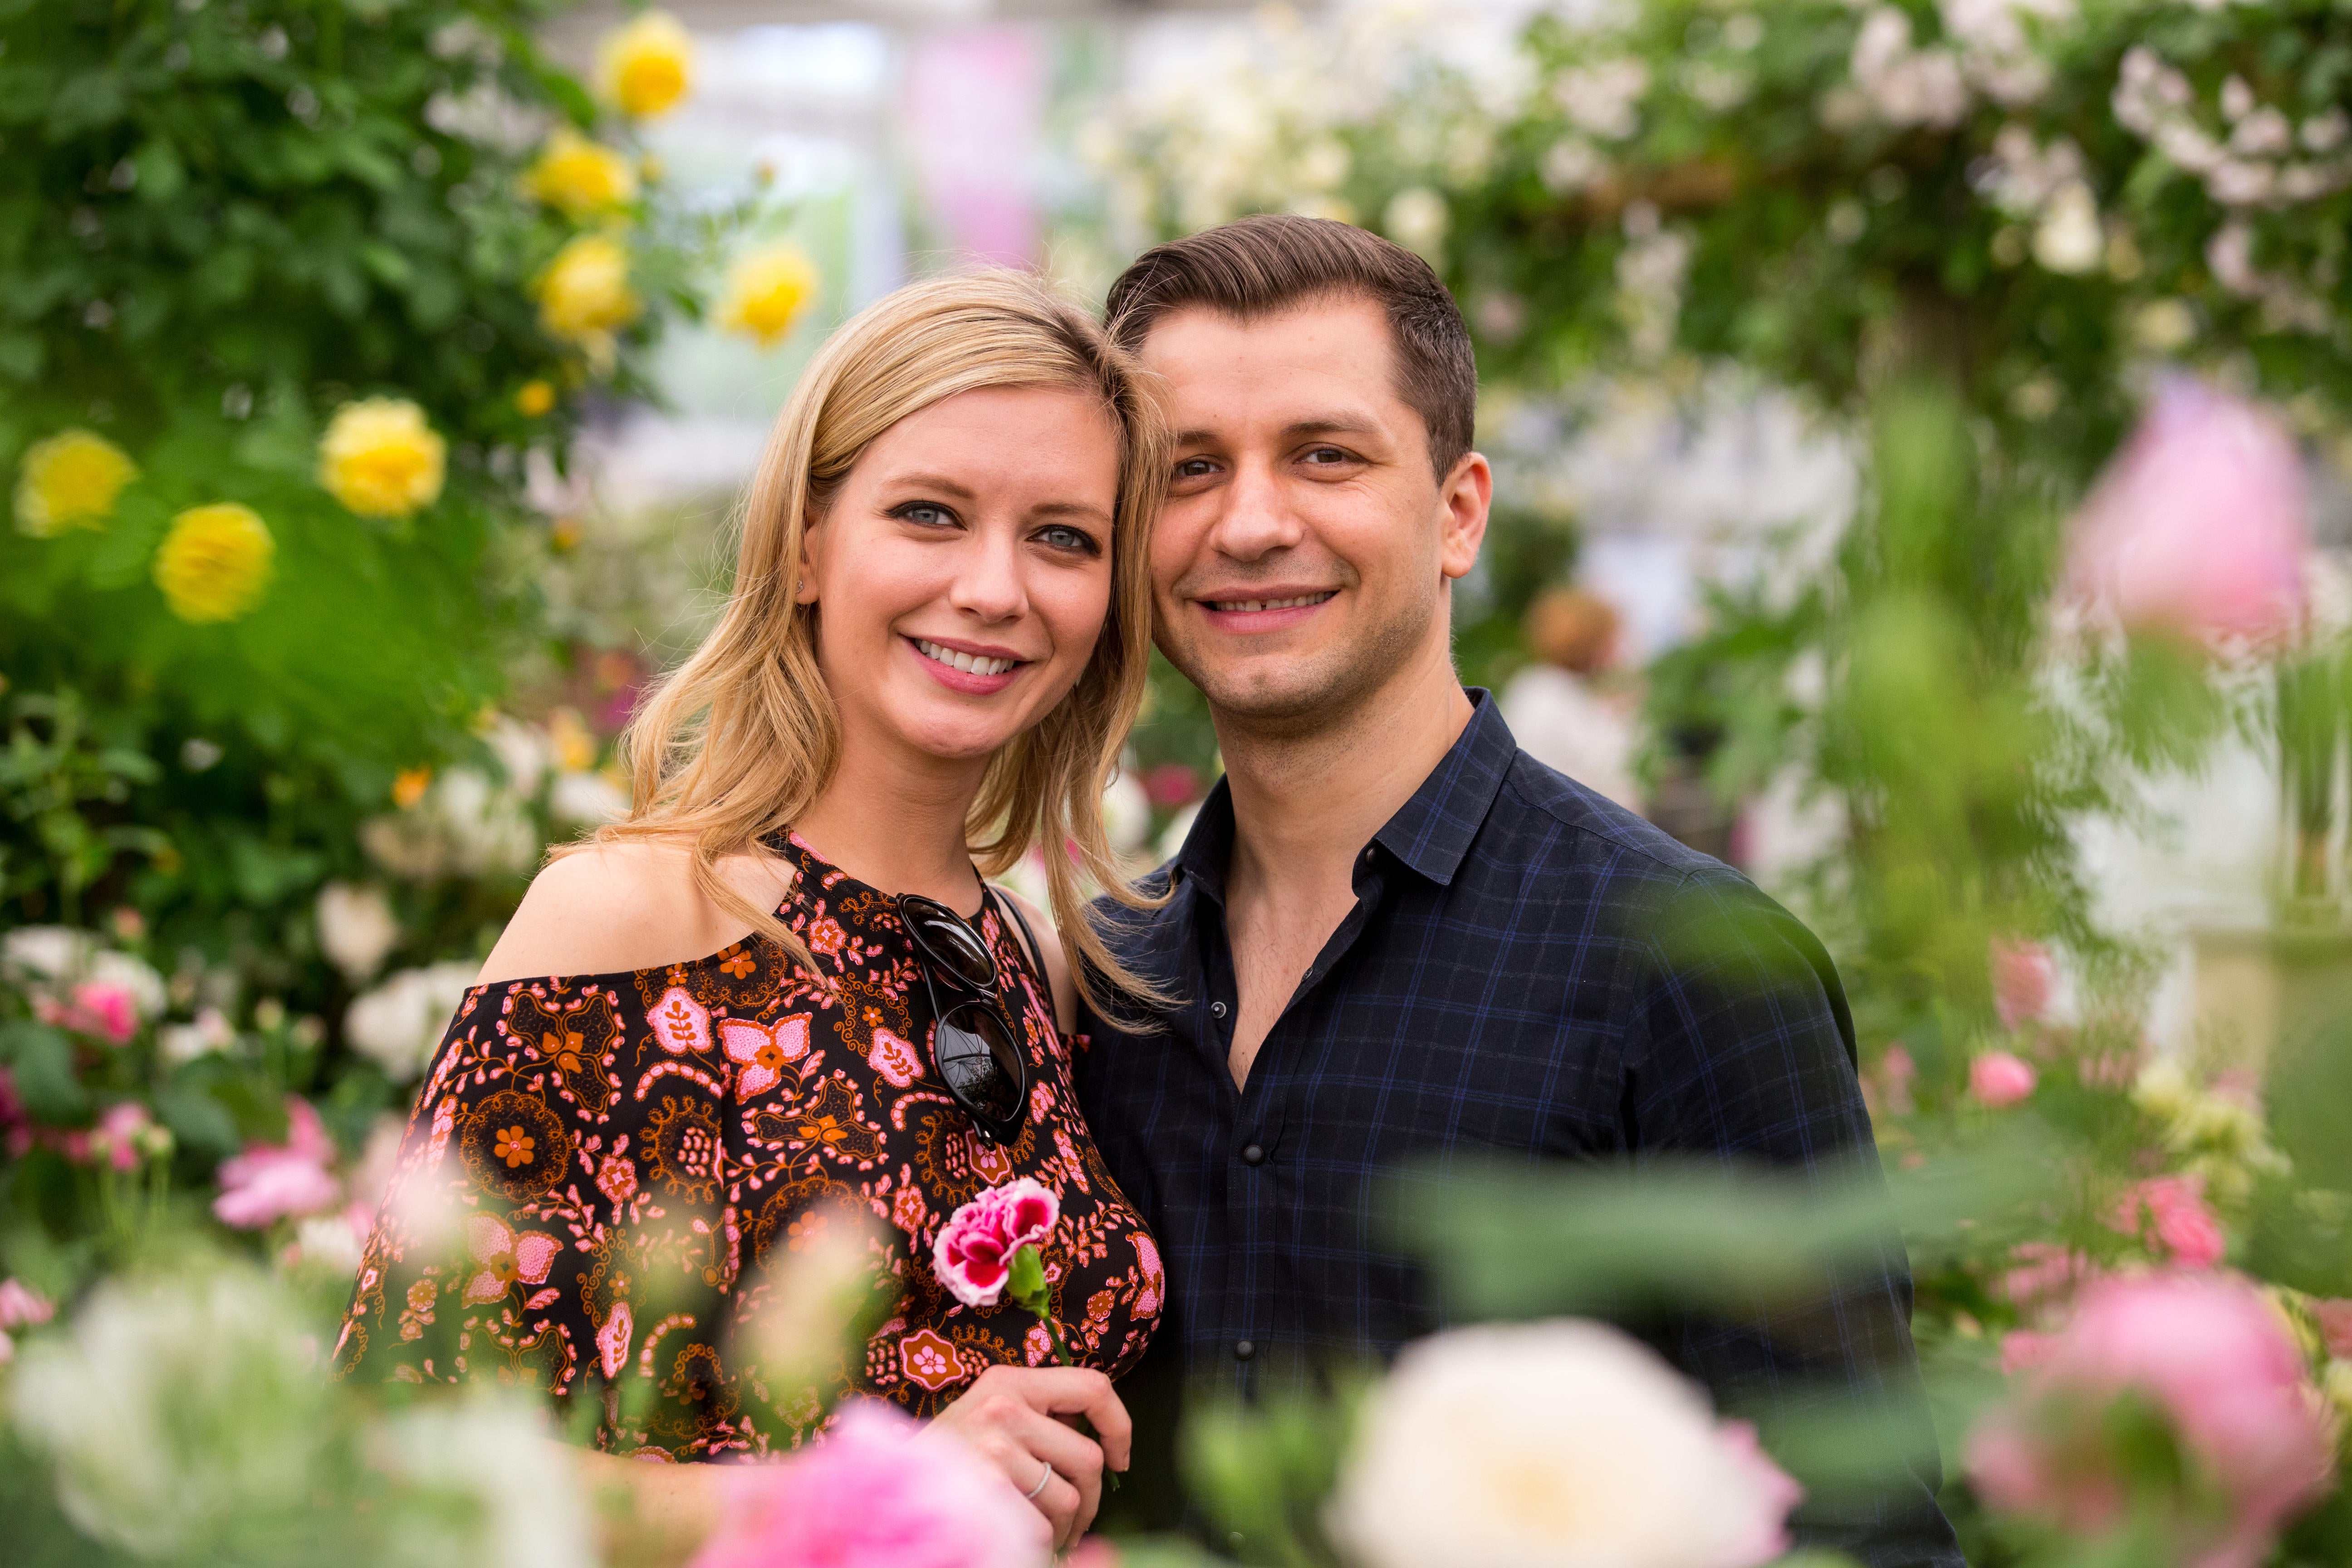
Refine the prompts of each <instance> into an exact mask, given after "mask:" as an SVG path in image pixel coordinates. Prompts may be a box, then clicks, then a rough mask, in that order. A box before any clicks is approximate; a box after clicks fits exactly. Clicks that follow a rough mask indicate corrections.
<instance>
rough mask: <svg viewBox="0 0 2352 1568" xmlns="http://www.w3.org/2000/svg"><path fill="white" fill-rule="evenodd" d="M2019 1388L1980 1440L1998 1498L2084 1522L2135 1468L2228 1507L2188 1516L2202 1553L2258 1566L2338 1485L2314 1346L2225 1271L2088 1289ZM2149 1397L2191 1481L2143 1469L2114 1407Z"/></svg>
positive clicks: (2106, 1515)
mask: <svg viewBox="0 0 2352 1568" xmlns="http://www.w3.org/2000/svg"><path fill="white" fill-rule="evenodd" d="M2028 1359H2029V1360H2030V1361H2031V1362H2032V1363H2038V1364H2036V1365H2035V1367H2034V1370H2032V1372H2030V1373H2028V1374H2027V1377H2026V1379H2025V1382H2024V1385H2023V1387H2022V1388H2021V1390H2020V1391H2019V1393H2018V1394H2017V1395H2016V1396H2015V1397H2013V1398H2012V1400H2011V1402H2010V1403H2009V1404H2007V1405H2003V1406H2001V1407H2000V1408H1998V1409H1996V1410H1995V1411H1994V1412H1993V1414H1992V1415H1990V1417H1988V1418H1987V1420H1986V1421H1985V1422H1984V1423H1983V1424H1982V1425H1980V1426H1979V1427H1978V1428H1977V1430H1976V1432H1975V1433H1974V1434H1972V1435H1971V1436H1970V1437H1969V1451H1968V1455H1969V1457H1968V1462H1969V1475H1970V1477H1971V1479H1973V1480H1974V1481H1975V1483H1976V1487H1977V1490H1978V1492H1979V1495H1980V1496H1982V1497H1983V1498H1984V1499H1985V1500H1986V1501H1987V1502H1988V1503H1990V1504H1991V1505H1992V1506H1993V1507H1994V1508H1996V1509H1999V1510H2004V1511H2008V1512H2016V1513H2030V1514H2036V1515H2040V1516H2042V1517H2044V1518H2048V1519H2053V1520H2055V1521H2058V1522H2059V1523H2061V1524H2063V1525H2064V1526H2066V1527H2068V1528H2070V1529H2074V1530H2077V1531H2099V1530H2103V1529H2105V1527H2107V1526H2109V1525H2111V1524H2113V1523H2115V1522H2116V1521H2117V1520H2118V1519H2119V1518H2120V1517H2121V1516H2122V1513H2123V1511H2124V1510H2125V1507H2126V1503H2127V1501H2128V1499H2129V1497H2130V1494H2131V1492H2132V1489H2133V1486H2134V1483H2135V1480H2136V1479H2146V1480H2149V1481H2155V1482H2157V1483H2158V1484H2159V1485H2164V1486H2166V1487H2167V1489H2168V1491H2169V1492H2170V1493H2171V1494H2172V1495H2174V1496H2175V1497H2176V1498H2190V1497H2197V1496H2200V1495H2201V1496H2210V1497H2211V1498H2214V1499H2216V1500H2218V1505H2217V1506H2218V1509H2219V1511H2218V1512H2217V1513H2210V1514H2208V1515H2204V1516H2199V1517H2191V1518H2184V1519H2180V1520H2178V1521H2175V1526H2174V1528H2172V1529H2171V1530H2169V1531H2168V1538H2169V1539H2170V1540H2172V1541H2173V1542H2175V1543H2177V1545H2178V1546H2179V1557H2178V1559H2177V1560H2178V1561H2179V1562H2180V1563H2187V1564H2191V1565H2193V1568H2252V1564H2253V1563H2257V1562H2259V1561H2260V1560H2261V1558H2262V1556H2263V1553H2264V1552H2266V1551H2267V1550H2268V1549H2269V1545H2270V1542H2271V1541H2272V1539H2273V1536H2274V1535H2275V1534H2276V1532H2277V1531H2278V1528H2279V1527H2280V1526H2281V1525H2282V1524H2284V1523H2285V1522H2286V1521H2288V1520H2290V1519H2292V1518H2293V1517H2294V1515H2295V1514H2296V1513H2297V1512H2298V1511H2300V1510H2302V1509H2303V1508H2304V1507H2305V1505H2306V1504H2308V1503H2309V1502H2310V1501H2311V1500H2314V1499H2315V1498H2316V1497H2317V1496H2318V1495H2319V1494H2320V1493H2321V1492H2322V1491H2324V1490H2325V1489H2326V1485H2327V1482H2328V1479H2329V1478H2330V1476H2331V1474H2332V1472H2333V1467H2334V1453H2333V1442H2332V1438H2331V1435H2330V1433H2329V1430H2328V1425H2327V1422H2326V1417H2325V1416H2324V1415H2323V1414H2322V1411H2323V1405H2322V1402H2321V1400H2320V1398H2319V1395H2318V1392H2317V1391H2316V1390H2315V1389H2314V1388H2313V1387H2312V1386H2311V1383H2310V1380H2309V1378H2308V1376H2307V1375H2306V1373H2305V1366H2304V1360H2303V1356H2302V1353H2301V1352H2299V1351H2298V1350H2297V1349H2296V1347H2295V1344H2294V1341H2293V1340H2292V1339H2291V1338H2290V1337H2289V1335H2288V1333H2287V1331H2286V1329H2285V1326H2284V1324H2283V1323H2282V1322H2281V1321H2280V1320H2279V1317H2278V1314H2277V1313H2276V1312H2274V1311H2273V1310H2272V1309H2271V1306H2270V1304H2269V1303H2268V1302H2267V1301H2265V1300H2263V1297H2262V1295H2261V1294H2260V1293H2259V1292H2258V1291H2256V1290H2255V1289H2253V1288H2252V1286H2250V1285H2248V1284H2247V1283H2246V1282H2245V1281H2244V1280H2242V1279H2238V1278H2236V1277H2235V1276H2231V1275H2223V1274H2178V1273H2158V1274H2142V1275H2136V1276H2128V1277H2118V1278H2114V1279H2103V1280H2101V1281H2099V1282H2098V1283H2096V1284H2095V1285H2093V1286H2092V1287H2091V1288H2090V1289H2087V1290H2085V1291H2084V1293H2083V1297H2082V1304H2081V1307H2080V1309H2079V1310H2077V1311H2076V1313H2075V1314H2074V1320H2073V1321H2071V1322H2069V1323H2068V1324H2067V1326H2066V1328H2065V1330H2064V1331H2063V1332H2062V1333H2060V1334H2058V1335H2056V1336H2054V1338H2053V1342H2051V1343H2050V1344H2049V1345H2048V1347H2047V1350H2046V1352H2044V1353H2042V1354H2041V1355H2039V1356H2035V1357H2032V1358H2028ZM2126 1392H2130V1393H2134V1394H2138V1395H2139V1396H2141V1397H2143V1398H2145V1399H2147V1400H2148V1401H2150V1402H2151V1403H2152V1404H2153V1405H2155V1406H2156V1408H2157V1409H2158V1410H2159V1411H2160V1412H2162V1414H2163V1415H2164V1417H2165V1418H2166V1420H2167V1421H2168V1424H2169V1425H2170V1426H2171V1428H2172V1430H2173V1433H2174V1435H2175V1436H2176V1437H2177V1438H2178V1440H2179V1445H2180V1449H2181V1453H2182V1456H2183V1458H2185V1459H2186V1461H2187V1462H2188V1464H2189V1467H2190V1469H2191V1471H2192V1476H2191V1478H2190V1480H2191V1485H2190V1486H2189V1487H2188V1488H2185V1489H2184V1488H2181V1487H2179V1484H2178V1483H2177V1482H2174V1481H2168V1480H2159V1479H2158V1478H2154V1477H2147V1478H2136V1477H2135V1476H2134V1475H2133V1474H2132V1472H2131V1470H2130V1468H2129V1467H2128V1463H2127V1461H2126V1458H2125V1456H2123V1455H2122V1454H2119V1453H2117V1452H2116V1451H2114V1449H2113V1448H2112V1447H2110V1446H2109V1444H2110V1437H2109V1435H2108V1430H2107V1428H2106V1427H2105V1425H2104V1424H2103V1422H2102V1420H2101V1419H2100V1416H2101V1412H2102V1410H2103V1409H2104V1408H2105V1405H2107V1404H2108V1403H2109V1402H2110V1401H2111V1400H2113V1399H2114V1398H2115V1397H2116V1395H2118V1394H2124V1393H2126Z"/></svg>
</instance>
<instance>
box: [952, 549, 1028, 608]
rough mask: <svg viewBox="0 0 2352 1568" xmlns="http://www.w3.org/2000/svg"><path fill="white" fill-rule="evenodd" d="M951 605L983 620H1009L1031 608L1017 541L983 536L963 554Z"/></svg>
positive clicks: (958, 567)
mask: <svg viewBox="0 0 2352 1568" xmlns="http://www.w3.org/2000/svg"><path fill="white" fill-rule="evenodd" d="M961 554H962V556H963V559H961V561H959V562H957V563H956V574H955V581H954V582H953V583H951V584H950V585H949V588H948V603H949V604H950V605H954V606H955V607H956V608H957V609H959V610H962V611H965V612H966V613H968V614H971V615H974V616H979V617H980V618H981V619H982V620H984V621H1009V620H1012V619H1013V618H1014V617H1016V616H1019V615H1021V614H1022V613H1023V612H1024V610H1026V609H1027V608H1028V606H1029V591H1028V588H1027V586H1026V585H1025V584H1024V583H1023V582H1022V579H1021V554H1020V546H1019V543H1018V542H1016V541H1014V540H1013V539H1011V538H1009V537H1007V538H1003V539H998V538H994V537H992V536H990V535H987V534H982V535H981V536H979V537H977V538H975V539H973V540H972V542H971V544H970V545H969V546H968V547H967V548H966V549H965V550H964V551H963V552H961Z"/></svg>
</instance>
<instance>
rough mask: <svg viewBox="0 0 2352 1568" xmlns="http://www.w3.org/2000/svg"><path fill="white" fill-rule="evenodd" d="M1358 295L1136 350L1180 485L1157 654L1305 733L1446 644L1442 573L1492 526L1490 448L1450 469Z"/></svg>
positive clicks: (1166, 547) (1209, 322)
mask: <svg viewBox="0 0 2352 1568" xmlns="http://www.w3.org/2000/svg"><path fill="white" fill-rule="evenodd" d="M1394 353H1395V351H1394V348H1393V347H1392V344H1391V338H1390V333H1389V326H1388V321H1387V318H1386V316H1385V315H1384V314H1383V313H1382V311H1381V308H1380V307H1379V305H1377V304H1376V303H1374V302H1373V301H1372V300H1370V299H1367V298H1362V297H1343V298H1339V299H1335V300H1321V301H1316V302H1311V303H1307V304H1303V305H1300V306H1297V307H1296V308H1294V309H1291V310H1285V311H1283V312H1281V313H1280V314H1277V315H1273V316H1266V317H1261V318H1258V319H1255V320H1252V321H1242V320H1239V319H1237V318H1235V317H1233V316H1229V315H1225V314H1223V313H1222V312H1219V311H1215V310H1210V309H1207V308H1205V307H1187V308H1184V309H1181V310H1173V311H1171V312H1170V313H1169V314H1168V315H1166V316H1164V317H1162V318H1161V319H1160V321H1158V322H1157V323H1156V324H1155V325H1154V326H1153V327H1152V329H1151V331H1150V336H1149V337H1147V338H1146V339H1145V341H1144V343H1143V349H1142V354H1141V358H1142V361H1143V363H1144V366H1145V368H1147V369H1148V370H1150V371H1152V372H1154V373H1155V374H1158V375H1160V377H1162V378H1163V379H1164V381H1165V383H1166V384H1167V387H1168V390H1169V408H1170V416H1171V424H1172V425H1173V426H1174V428H1175V430H1176V432H1177V441H1176V456H1175V466H1174V478H1173V480H1172V483H1171V488H1170V492H1169V500H1168V504H1167V508H1166V510H1163V511H1162V512H1161V514H1160V522H1159V526H1158V528H1157V529H1156V530H1155V531H1153V534H1152V540H1151V578H1152V593H1153V598H1154V602H1155V605H1156V607H1157V610H1158V618H1159V628H1158V629H1159V641H1160V651H1162V652H1163V653H1165V654H1166V655H1167V656H1168V658H1169V661H1170V662H1171V663H1172V664H1174V665H1175V666H1176V668H1179V669H1181V670H1182V671H1183V672H1184V674H1185V675H1186V676H1188V677H1189V678H1191V679H1192V683H1193V684H1194V685H1196V686H1198V687H1199V688H1200V689H1202V692H1204V693H1205V694H1206V695H1207V696H1208V699H1209V702H1210V705H1211V706H1212V708H1213V709H1214V710H1216V712H1217V715H1218V717H1219V718H1220V720H1238V721H1242V722H1244V723H1246V724H1250V725H1253V726H1255V727H1261V728H1272V729H1275V730H1278V731H1314V730H1317V729H1320V728H1323V727H1325V726H1327V725H1329V724H1333V723H1336V722H1339V721H1344V720H1345V719H1347V718H1348V717H1349V716H1350V715H1352V714H1353V713H1354V712H1355V711H1357V710H1359V709H1360V706H1361V705H1362V704H1363V703H1364V702H1365V701H1366V700H1368V699H1370V697H1371V696H1372V695H1373V694H1374V693H1376V692H1378V691H1379V690H1380V689H1381V688H1382V687H1383V686H1384V685H1386V684H1387V683H1388V682H1389V681H1390V680H1391V679H1392V678H1393V677H1394V676H1395V675H1396V673H1397V672H1398V670H1399V669H1400V668H1402V667H1404V666H1406V665H1408V664H1409V663H1411V662H1412V661H1413V660H1415V659H1416V658H1439V659H1444V658H1448V657H1449V654H1448V644H1447V639H1448V634H1449V628H1448V623H1447V609H1448V600H1447V595H1446V586H1445V585H1446V584H1447V583H1448V582H1449V581H1450V580H1451V579H1453V578H1455V577H1459V576H1461V575H1462V574H1464V573H1465V572H1467V571H1469V570H1470V566H1471V563H1472V562H1473V561H1475V559H1476V557H1477V552H1478V541H1479V538H1480V536H1481V535H1482V534H1483V533H1484V531H1485V529H1486V502H1487V498H1488V494H1489V490H1490V487H1491V480H1490V477H1489V475H1488V472H1487V468H1486V459H1485V458H1480V457H1478V456H1477V455H1476V454H1475V453H1473V454H1471V455H1470V456H1467V457H1465V458H1463V459H1462V460H1461V461H1460V462H1459V463H1457V464H1455V465H1454V470H1453V472H1452V473H1450V474H1448V475H1446V476H1445V477H1444V479H1440V478H1439V477H1438V476H1437V475H1436V474H1435V473H1434V472H1433V470H1432V469H1431V468H1430V458H1429V442H1428V435H1427V432H1426V430H1425V429H1424V428H1423V424H1422V419H1421V416H1420V415H1419V414H1417V413H1415V412H1414V411H1413V410H1412V407H1411V406H1410V405H1407V404H1406V403H1405V402H1404V401H1403V400H1402V398H1401V397H1399V396H1398V395H1397V391H1396V382H1395V374H1394V368H1393V366H1394Z"/></svg>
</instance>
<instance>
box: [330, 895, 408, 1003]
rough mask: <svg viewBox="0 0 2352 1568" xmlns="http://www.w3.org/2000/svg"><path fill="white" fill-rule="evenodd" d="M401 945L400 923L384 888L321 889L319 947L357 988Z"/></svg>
mask: <svg viewBox="0 0 2352 1568" xmlns="http://www.w3.org/2000/svg"><path fill="white" fill-rule="evenodd" d="M399 942H400V921H399V918H398V917H397V916H395V915H394V913H393V912H392V901H391V900H389V899H386V898H385V897H384V896H383V889H381V888H355V887H353V886H352V885H351V884H350V883H348V882H330V883H328V884H327V885H326V886H325V887H323V888H321V889H319V946H320V948H321V949H322V950H324V951H325V952H326V954H327V960H328V962H329V963H332V964H333V965H334V966H335V967H336V968H337V969H340V970H341V971H342V972H343V977H344V978H345V979H347V980H349V981H350V982H351V983H352V984H354V985H356V984H359V983H360V982H361V981H362V980H365V979H366V978H367V977H368V976H369V975H371V974H373V973H375V972H376V969H377V968H378V966H380V965H381V964H382V963H383V960H384V955H385V954H387V953H389V952H391V951H392V950H393V948H394V946H396V945H398V943H399Z"/></svg>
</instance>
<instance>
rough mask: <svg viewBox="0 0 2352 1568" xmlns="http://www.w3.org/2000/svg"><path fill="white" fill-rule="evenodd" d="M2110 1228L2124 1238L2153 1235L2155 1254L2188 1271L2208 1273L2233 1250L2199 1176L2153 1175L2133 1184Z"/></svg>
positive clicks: (2108, 1218) (2112, 1216)
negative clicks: (2207, 1205)
mask: <svg viewBox="0 0 2352 1568" xmlns="http://www.w3.org/2000/svg"><path fill="white" fill-rule="evenodd" d="M2107 1223H2108V1224H2109V1225H2110V1226H2114V1227H2115V1228H2116V1229H2117V1230H2119V1231H2122V1232H2123V1233H2124V1234H2125V1235H2126V1236H2147V1235H2149V1234H2151V1233H2152V1235H2153V1237H2154V1241H2155V1246H2156V1248H2157V1250H2158V1251H2159V1252H2160V1253H2161V1254H2162V1255H2163V1256H2164V1257H2165V1258H2167V1259H2168V1260H2169V1261H2171V1262H2174V1263H2178V1264H2179V1265H2180V1266H2181V1267H2182V1268H2212V1267H2213V1266H2214V1265H2215V1264H2217V1263H2219V1262H2221V1257H2222V1255H2223V1254H2224V1253H2226V1252H2227V1251H2229V1241H2228V1238H2227V1237H2224V1236H2223V1235H2222V1234H2221V1220H2220V1219H2218V1218H2217V1217H2215V1215H2214V1213H2213V1211H2212V1210H2211V1209H2210V1208H2208V1207H2206V1206H2205V1184H2204V1182H2203V1181H2202V1180H2201V1179H2200V1178H2199V1177H2197V1176H2195V1175H2185V1176H2150V1177H2149V1178H2148V1179H2147V1180H2146V1181H2144V1182H2140V1183H2138V1184H2135V1185H2134V1186H2133V1187H2132V1188H2131V1189H2130V1190H2129V1191H2128V1192H2126V1193H2125V1194H2124V1195H2123V1197H2122V1198H2121V1200H2119V1201H2118V1202H2117V1203H2116V1210H2115V1213H2114V1214H2112V1215H2109V1216H2108V1217H2107Z"/></svg>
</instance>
